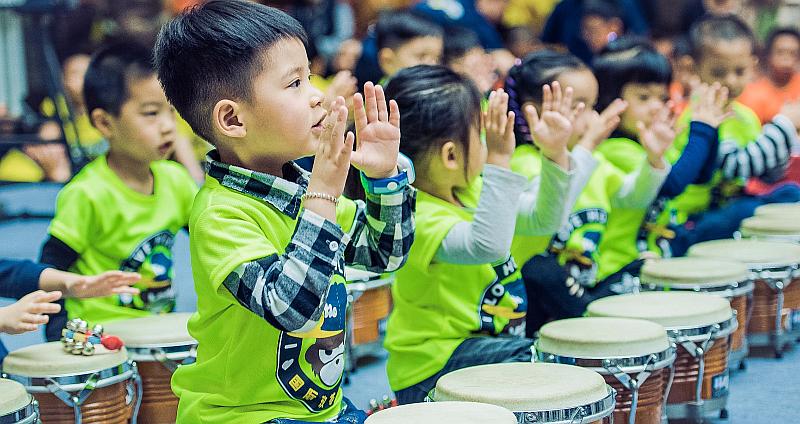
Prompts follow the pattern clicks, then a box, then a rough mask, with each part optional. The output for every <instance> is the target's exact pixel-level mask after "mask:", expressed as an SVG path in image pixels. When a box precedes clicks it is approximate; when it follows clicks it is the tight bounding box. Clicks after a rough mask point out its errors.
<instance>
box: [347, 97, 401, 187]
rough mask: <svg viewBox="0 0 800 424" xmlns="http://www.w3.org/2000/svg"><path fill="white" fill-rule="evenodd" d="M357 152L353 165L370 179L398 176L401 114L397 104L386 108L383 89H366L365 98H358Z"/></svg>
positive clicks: (356, 103)
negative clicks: (396, 174)
mask: <svg viewBox="0 0 800 424" xmlns="http://www.w3.org/2000/svg"><path fill="white" fill-rule="evenodd" d="M354 108H355V112H354V113H355V124H356V138H357V140H358V141H357V143H356V151H355V152H353V154H352V156H351V157H350V162H351V163H352V164H353V166H355V167H356V168H358V169H359V170H360V171H362V172H363V173H364V174H365V175H366V176H367V177H370V178H386V177H390V176H392V175H394V174H395V173H396V172H397V155H398V153H399V151H400V110H399V108H398V106H397V102H395V101H394V100H392V101H390V102H389V104H388V108H387V104H386V97H385V96H384V94H383V88H382V87H381V86H373V85H372V83H367V84H366V85H364V96H363V97H362V96H361V94H356V95H355V97H354Z"/></svg>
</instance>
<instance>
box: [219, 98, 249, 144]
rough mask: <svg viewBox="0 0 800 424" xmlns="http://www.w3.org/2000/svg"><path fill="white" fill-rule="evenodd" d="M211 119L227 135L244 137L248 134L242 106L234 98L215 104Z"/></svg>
mask: <svg viewBox="0 0 800 424" xmlns="http://www.w3.org/2000/svg"><path fill="white" fill-rule="evenodd" d="M211 120H212V122H213V124H214V127H215V128H216V130H217V131H219V132H220V133H221V134H222V135H223V136H225V137H233V138H242V137H244V136H246V135H247V127H246V126H245V120H244V117H243V116H242V107H241V105H239V103H236V102H234V101H233V100H228V99H224V100H220V101H218V102H217V104H216V105H214V111H213V112H212V117H211Z"/></svg>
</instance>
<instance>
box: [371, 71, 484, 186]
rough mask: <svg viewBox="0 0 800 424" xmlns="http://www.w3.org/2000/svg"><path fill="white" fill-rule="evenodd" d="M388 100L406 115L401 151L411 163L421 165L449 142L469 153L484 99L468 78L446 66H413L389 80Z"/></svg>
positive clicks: (401, 129) (401, 121)
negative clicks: (457, 144)
mask: <svg viewBox="0 0 800 424" xmlns="http://www.w3.org/2000/svg"><path fill="white" fill-rule="evenodd" d="M386 97H387V98H389V99H394V100H395V101H396V102H397V105H398V106H399V107H400V110H401V111H402V113H403V119H401V120H400V133H401V134H402V136H401V140H400V151H401V152H402V153H403V154H405V155H406V156H408V157H410V158H411V160H413V161H415V162H419V161H421V160H422V159H423V158H424V155H425V154H427V153H428V152H430V151H431V149H435V148H438V147H439V146H441V145H442V144H443V143H444V142H446V141H447V140H455V141H457V142H459V143H460V144H461V146H462V148H463V149H464V151H465V152H469V141H470V140H469V139H470V132H471V131H472V129H473V128H475V127H476V126H478V127H480V122H481V95H480V93H479V92H478V89H477V88H476V87H475V85H474V84H473V83H472V82H471V81H470V80H469V79H468V78H465V77H463V76H461V75H459V74H458V73H456V72H454V71H452V70H450V69H449V68H446V67H444V66H439V65H436V66H431V65H418V66H412V67H410V68H405V69H403V70H401V71H399V72H398V73H397V74H396V75H395V76H394V77H392V79H391V80H389V84H388V85H387V86H386ZM465 172H466V169H465Z"/></svg>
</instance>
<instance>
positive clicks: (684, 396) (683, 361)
mask: <svg viewBox="0 0 800 424" xmlns="http://www.w3.org/2000/svg"><path fill="white" fill-rule="evenodd" d="M729 346H730V344H729V342H728V337H725V338H720V339H716V340H714V345H713V346H712V347H711V349H709V350H708V352H706V354H705V373H704V375H703V388H702V391H701V395H702V398H703V399H712V384H711V383H712V379H713V378H714V377H716V376H718V375H720V374H724V373H727V369H728V349H729ZM673 366H674V367H675V377H674V380H673V382H672V388H671V389H670V392H669V398H668V400H667V403H668V404H676V403H688V402H694V401H695V395H696V387H697V386H696V384H697V377H698V374H699V371H700V362H699V361H698V360H697V359H695V358H694V357H693V356H692V355H691V354H690V353H689V352H687V351H686V349H684V348H683V346H681V345H680V344H679V345H678V357H677V358H676V359H675V364H674V365H673Z"/></svg>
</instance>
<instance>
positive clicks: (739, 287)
mask: <svg viewBox="0 0 800 424" xmlns="http://www.w3.org/2000/svg"><path fill="white" fill-rule="evenodd" d="M639 282H640V289H641V290H643V291H688V292H697V293H703V294H710V295H714V296H720V297H725V298H727V299H728V300H730V302H731V307H732V308H733V309H735V310H736V319H737V321H738V325H737V327H736V331H734V332H733V334H732V335H731V354H730V357H729V358H728V362H729V363H730V364H731V368H733V367H734V366H743V365H744V358H745V357H747V353H748V345H747V320H748V317H749V313H748V312H749V305H752V302H753V299H752V297H753V294H752V293H753V287H754V284H753V281H752V280H751V278H750V270H749V269H748V268H747V266H745V265H744V264H742V263H740V262H730V261H724V260H716V259H706V258H670V259H656V260H649V261H647V262H645V264H644V266H643V267H642V272H641V275H640V276H639Z"/></svg>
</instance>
